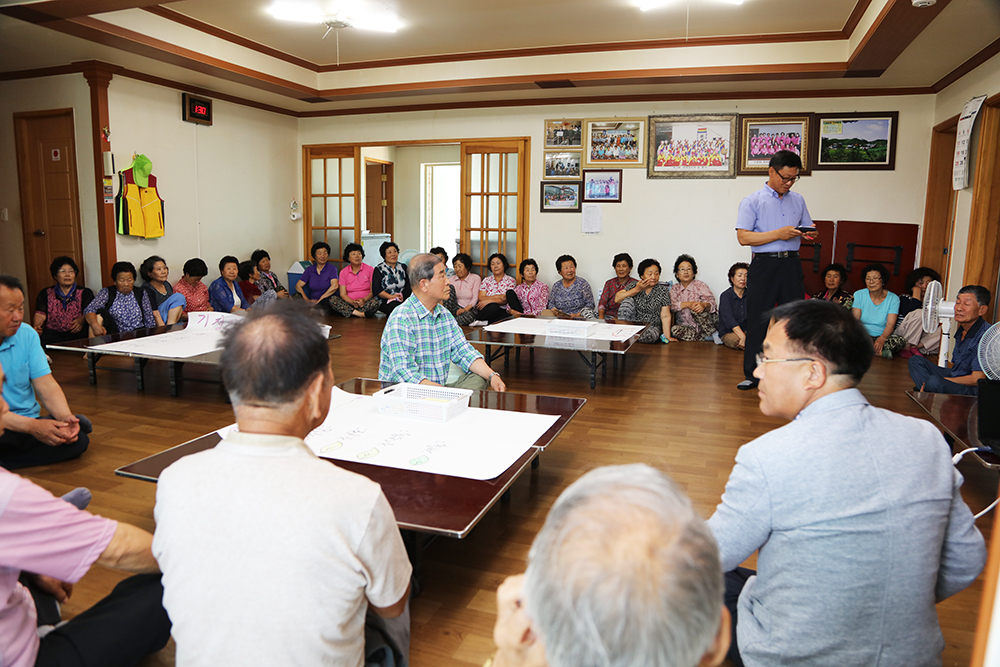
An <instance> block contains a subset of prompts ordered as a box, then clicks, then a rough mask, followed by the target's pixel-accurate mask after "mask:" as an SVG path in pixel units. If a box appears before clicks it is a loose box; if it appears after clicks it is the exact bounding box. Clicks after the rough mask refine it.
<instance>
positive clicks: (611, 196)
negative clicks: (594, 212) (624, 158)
mask: <svg viewBox="0 0 1000 667" xmlns="http://www.w3.org/2000/svg"><path fill="white" fill-rule="evenodd" d="M583 201H584V203H592V202H604V203H615V204H620V203H621V201H622V170H621V169H584V170H583Z"/></svg>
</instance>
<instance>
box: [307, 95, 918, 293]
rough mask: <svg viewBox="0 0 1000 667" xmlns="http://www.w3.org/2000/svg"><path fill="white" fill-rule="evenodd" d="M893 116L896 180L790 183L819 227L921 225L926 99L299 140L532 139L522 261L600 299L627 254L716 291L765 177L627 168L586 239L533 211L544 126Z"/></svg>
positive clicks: (521, 115)
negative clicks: (694, 264) (699, 117)
mask: <svg viewBox="0 0 1000 667" xmlns="http://www.w3.org/2000/svg"><path fill="white" fill-rule="evenodd" d="M891 110H898V111H899V112H900V119H899V137H898V152H897V155H896V169H895V170H894V171H886V172H850V171H844V172H814V175H813V176H811V177H809V178H805V179H803V180H802V181H800V182H799V183H798V184H796V186H795V189H796V190H797V191H799V192H801V193H802V194H803V195H804V196H805V198H806V201H807V203H808V205H809V210H810V213H811V214H812V216H813V217H814V218H815V219H827V220H870V221H876V222H910V223H920V222H922V220H923V207H924V193H925V189H926V183H927V164H928V159H929V141H928V137H929V136H930V131H931V127H932V125H933V121H934V112H935V105H934V98H933V96H930V95H924V96H899V97H884V98H830V99H821V100H777V101H775V100H752V101H740V102H733V101H729V102H727V101H717V102H673V103H644V104H629V105H617V104H615V105H579V106H553V107H532V108H514V109H497V110H492V109H486V110H455V111H438V112H413V113H401V114H392V115H386V114H373V115H366V116H351V117H346V118H307V119H301V120H300V121H299V143H300V145H301V144H322V143H343V142H365V141H373V142H374V141H379V142H382V141H405V140H417V139H419V140H437V139H440V140H447V139H457V138H474V137H512V136H528V137H530V138H531V163H530V175H531V182H530V184H529V188H528V195H529V197H530V204H529V229H530V232H529V234H530V235H529V252H530V254H531V255H532V256H533V257H534V258H535V259H536V260H537V261H538V263H539V266H540V268H541V279H542V280H544V281H546V282H549V283H551V282H552V281H554V280H555V279H556V277H557V275H556V270H555V266H554V264H553V262H554V260H555V258H556V257H557V256H558V255H559V254H561V253H563V252H568V253H570V254H573V255H574V256H575V257H576V259H577V261H578V263H579V266H580V274H581V275H582V276H583V277H584V278H586V279H587V280H588V281H589V282H590V283H591V285H592V286H593V287H594V288H595V290H596V289H599V287H600V285H601V284H603V282H604V281H605V280H606V279H607V278H609V277H610V276H611V275H612V270H611V258H612V256H613V255H614V254H615V253H616V252H622V251H625V252H629V253H631V254H632V256H633V258H634V259H635V261H636V263H638V262H639V261H640V260H642V259H643V258H645V257H649V256H653V257H655V258H657V259H659V260H660V262H661V263H662V264H664V265H670V267H672V266H673V260H674V259H675V258H676V257H677V255H678V254H680V253H682V252H687V253H690V254H692V255H694V256H695V258H696V259H697V261H698V264H699V276H698V277H699V278H700V279H702V280H704V281H705V282H707V283H708V284H709V286H710V287H711V288H712V289H713V291H715V292H716V294H719V293H721V291H722V290H724V289H725V288H726V287H728V282H727V280H726V272H727V270H728V268H729V266H730V265H731V264H732V263H733V262H736V261H747V260H749V257H750V252H749V250H747V249H744V248H741V247H740V246H739V245H738V244H737V243H736V234H735V232H734V221H735V217H736V209H737V207H738V205H739V202H740V200H741V199H742V198H743V197H744V196H746V195H747V194H749V193H751V192H753V191H754V190H756V189H758V188H760V187H761V186H762V185H763V182H764V179H763V178H762V177H740V178H737V179H732V180H688V179H676V180H660V179H657V180H649V179H647V178H646V172H645V170H640V169H626V170H625V173H624V179H623V187H622V195H623V197H622V199H623V201H622V203H621V204H605V205H603V207H604V233H603V234H602V235H601V236H583V235H582V234H581V233H580V223H581V214H578V213H539V212H538V208H539V202H538V196H539V193H538V185H537V184H538V182H539V181H540V180H541V178H542V146H543V136H542V133H543V121H544V120H545V119H546V118H587V117H591V118H595V117H604V116H616V115H617V116H646V115H650V114H668V113H682V114H694V113H721V112H736V113H768V112H789V113H794V112H806V111H832V112H850V111H891ZM403 150H404V149H403V148H398V149H397V164H398V163H399V162H401V161H402V160H403V157H402V153H403ZM405 150H410V149H405ZM425 161H426V160H425ZM397 168H398V167H397ZM397 173H398V172H397ZM397 179H398V177H397ZM397 182H398V180H397ZM407 205H408V204H406V203H405V202H404V201H403V200H402V199H401V198H399V188H398V187H397V212H398V211H399V209H400V207H401V206H407ZM401 219H403V216H401V215H397V225H398V224H399V221H400V220H401ZM400 245H401V246H402V245H403V243H402V242H400ZM665 268H666V267H665Z"/></svg>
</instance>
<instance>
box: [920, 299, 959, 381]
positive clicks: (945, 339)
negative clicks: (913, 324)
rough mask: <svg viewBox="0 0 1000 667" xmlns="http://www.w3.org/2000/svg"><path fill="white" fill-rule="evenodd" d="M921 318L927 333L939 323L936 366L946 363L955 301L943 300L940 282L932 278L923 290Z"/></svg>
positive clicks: (945, 364) (943, 365) (942, 365)
mask: <svg viewBox="0 0 1000 667" xmlns="http://www.w3.org/2000/svg"><path fill="white" fill-rule="evenodd" d="M922 317H923V319H922V321H921V324H922V325H923V327H924V331H926V332H927V333H931V332H933V331H934V330H935V329H937V328H938V324H939V323H940V324H941V352H940V353H939V354H938V366H941V367H942V368H944V367H945V366H947V365H948V346H949V342H950V340H951V319H952V318H953V317H955V302H954V301H945V300H944V290H943V288H942V287H941V283H939V282H938V281H936V280H932V281H930V282H929V283H928V284H927V289H926V291H925V292H924V304H923V316H922Z"/></svg>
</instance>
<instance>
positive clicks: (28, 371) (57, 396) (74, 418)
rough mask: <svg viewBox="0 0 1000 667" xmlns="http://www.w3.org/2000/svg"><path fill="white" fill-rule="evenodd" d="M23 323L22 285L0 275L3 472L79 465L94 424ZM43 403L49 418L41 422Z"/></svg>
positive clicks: (0, 456)
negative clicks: (75, 407)
mask: <svg viewBox="0 0 1000 667" xmlns="http://www.w3.org/2000/svg"><path fill="white" fill-rule="evenodd" d="M23 320H24V288H23V287H22V286H21V282H20V281H19V280H18V279H17V278H13V277H11V276H4V275H0V364H3V368H4V371H5V374H6V376H7V377H6V381H5V382H4V385H3V399H4V400H5V401H6V402H7V404H8V405H9V406H10V412H7V413H6V414H5V415H4V416H3V420H2V422H0V423H2V426H3V433H2V434H0V467H3V468H6V469H7V470H14V469H17V468H28V467H30V466H37V465H44V464H46V463H57V462H59V461H66V460H69V459H75V458H76V457H78V456H80V455H81V454H83V453H84V452H85V451H86V450H87V445H88V444H89V443H90V440H89V438H88V437H87V434H88V433H90V430H91V426H90V421H89V420H88V419H87V418H86V417H83V416H82V415H74V414H73V413H72V412H71V411H70V409H69V405H68V404H67V403H66V395H65V394H63V390H62V388H61V387H60V386H59V383H57V382H56V380H55V378H54V377H52V371H51V370H49V363H48V361H47V360H46V358H45V353H44V352H43V351H42V345H41V342H40V341H39V339H38V334H37V333H36V332H35V330H34V329H32V328H31V326H30V325H29V324H26V323H25V322H24V321H23ZM36 396H37V399H36ZM39 400H40V401H41V402H42V405H44V406H45V409H46V410H48V411H49V415H48V416H47V417H39V415H40V414H41V410H40V409H39V405H38V401H39Z"/></svg>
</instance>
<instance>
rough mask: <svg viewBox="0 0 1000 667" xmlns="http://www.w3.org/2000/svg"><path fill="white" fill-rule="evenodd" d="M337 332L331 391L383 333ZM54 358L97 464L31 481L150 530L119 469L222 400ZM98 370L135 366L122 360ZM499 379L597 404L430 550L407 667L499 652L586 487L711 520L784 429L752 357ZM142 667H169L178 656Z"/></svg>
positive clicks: (651, 359)
mask: <svg viewBox="0 0 1000 667" xmlns="http://www.w3.org/2000/svg"><path fill="white" fill-rule="evenodd" d="M330 323H331V324H332V325H333V328H334V332H336V333H340V334H342V338H339V339H335V340H333V341H331V342H330V349H331V351H332V353H333V354H332V356H333V366H334V372H335V373H336V376H337V378H338V379H340V380H346V379H349V378H351V377H355V376H364V377H376V376H377V373H378V357H379V354H378V342H379V336H380V334H381V330H382V325H383V323H384V320H383V319H377V320H359V319H353V318H352V319H350V320H342V319H339V318H338V319H337V320H336V321H333V320H331V321H330ZM53 360H54V363H53V373H54V375H55V377H56V379H57V380H58V381H59V382H60V384H61V385H62V386H63V388H64V389H65V391H66V394H67V397H68V398H69V402H70V406H71V407H72V409H73V410H74V411H75V412H80V413H84V414H87V415H88V416H90V418H91V419H92V421H93V423H94V433H93V435H92V436H91V445H90V451H88V452H87V453H86V454H85V455H84V456H83V457H82V458H81V459H80V460H78V461H72V462H68V463H64V464H60V465H57V466H48V467H40V468H34V469H30V470H28V471H27V473H28V474H27V475H26V476H27V477H29V478H31V479H32V480H34V481H36V482H38V483H39V484H41V485H42V486H44V487H46V488H48V489H50V490H51V491H53V492H54V493H56V494H61V493H65V492H66V491H68V490H70V489H72V488H74V487H76V486H86V487H88V488H90V489H91V491H93V494H94V500H93V503H92V504H91V506H90V509H91V510H92V511H94V512H96V513H99V514H102V515H104V516H107V517H110V518H113V519H118V520H122V521H127V522H130V523H134V524H136V525H138V526H141V527H143V528H145V529H147V530H153V528H154V525H153V502H154V498H155V485H153V484H150V483H146V482H140V481H136V480H130V479H124V478H121V477H116V476H115V475H114V469H115V468H117V467H119V466H121V465H124V464H126V463H130V462H132V461H135V460H137V459H139V458H142V457H144V456H148V455H150V454H154V453H156V452H158V451H161V450H163V449H166V448H168V447H172V446H174V445H177V444H180V443H182V442H185V441H187V440H190V439H192V438H195V437H197V436H200V435H202V434H204V433H206V432H208V431H211V430H214V429H217V428H220V427H222V426H225V425H226V424H229V423H232V422H233V416H232V412H231V409H230V407H229V406H228V405H227V404H226V402H225V400H224V396H223V392H222V390H221V388H220V387H219V386H217V385H214V384H204V383H198V382H188V383H186V384H185V385H184V387H183V389H182V392H181V396H180V397H179V398H172V397H171V396H170V395H169V390H168V378H167V373H166V364H165V363H157V362H150V363H149V365H148V366H147V368H146V376H147V381H146V390H145V391H144V392H137V391H136V389H135V382H134V377H133V375H132V374H131V373H113V372H108V371H101V372H99V376H98V384H97V385H96V386H91V385H89V384H88V383H87V372H86V362H85V361H84V360H83V359H82V358H81V355H79V354H70V353H59V352H57V353H54V354H53ZM102 363H107V364H108V365H118V366H120V367H122V368H123V369H129V368H130V367H131V366H130V363H129V362H128V360H127V359H124V358H118V359H110V360H102ZM494 367H495V368H497V370H501V371H502V372H503V375H504V379H505V381H506V382H507V387H508V389H510V390H512V391H522V392H529V393H536V394H553V395H560V396H581V397H584V398H586V399H588V402H587V404H586V406H584V408H583V410H582V411H581V412H580V413H579V415H577V417H576V418H575V419H574V420H573V422H572V423H570V425H569V426H568V427H567V428H566V430H565V431H564V432H563V433H562V434H561V435H560V436H559V437H558V438H557V439H556V440H555V442H554V443H553V444H552V446H551V447H549V449H548V450H547V451H546V452H545V454H544V455H542V457H541V466H540V468H539V469H538V470H534V471H532V472H531V473H530V474H528V473H526V474H525V475H524V476H523V477H522V478H521V479H520V480H518V482H517V483H516V484H515V485H514V486H513V488H512V498H511V502H510V503H509V504H506V505H498V506H497V507H495V508H493V509H492V510H491V511H490V512H489V513H488V514H487V515H486V516H485V517H484V518H483V520H482V522H481V523H480V524H479V525H478V526H477V527H476V528H475V529H474V530H473V532H472V534H471V535H470V536H469V537H468V538H466V539H464V540H451V539H445V538H440V539H438V540H436V541H434V542H433V543H432V544H431V545H430V546H429V547H428V549H427V553H426V562H425V572H424V574H425V587H424V591H423V592H422V594H421V595H420V596H419V597H417V598H415V599H414V600H413V602H412V627H413V641H412V646H411V650H410V656H411V660H412V664H413V665H414V666H415V667H449V666H459V665H482V663H483V662H484V661H485V659H486V658H487V657H488V656H489V655H490V653H491V652H492V650H493V640H492V630H493V622H494V609H495V590H496V587H497V585H498V584H500V582H501V581H503V579H504V578H505V577H506V576H508V575H510V574H515V573H520V572H522V571H523V570H524V567H525V559H526V556H527V552H528V548H529V546H530V544H531V540H532V539H533V537H534V535H535V533H536V532H537V531H538V529H539V528H540V527H541V524H542V522H543V521H544V518H545V515H546V513H547V512H548V509H549V508H550V507H551V505H552V503H553V501H554V500H555V498H556V497H557V496H558V495H559V493H560V492H561V491H562V490H563V489H564V488H566V486H567V485H568V484H569V483H570V482H572V481H573V480H575V479H576V478H577V477H579V476H580V475H581V474H582V473H584V472H586V471H587V470H589V469H591V468H594V467H597V466H601V465H609V464H622V463H632V462H637V461H638V462H645V463H649V464H651V465H653V466H656V467H658V468H660V469H663V470H665V471H667V472H668V473H669V474H670V475H671V476H673V478H674V479H675V480H676V481H677V482H678V483H679V484H680V485H681V486H682V487H683V488H684V489H685V490H686V491H687V493H688V494H689V495H690V496H691V498H692V500H693V501H694V504H695V506H696V507H697V509H698V510H699V511H700V512H701V513H702V515H703V516H705V517H708V516H710V515H711V513H712V511H713V509H714V508H715V506H716V504H717V503H718V501H719V498H720V496H721V495H722V492H723V489H724V487H725V483H726V479H727V478H728V476H729V472H730V470H731V469H732V466H733V461H734V457H735V455H736V451H737V449H738V448H739V447H740V445H742V444H743V443H745V442H747V441H749V440H751V439H753V438H755V437H757V436H759V435H761V434H762V433H764V432H766V431H768V430H771V429H773V428H775V427H777V426H779V425H780V423H781V422H779V421H777V420H774V419H769V418H767V417H764V416H762V415H761V414H760V412H759V411H758V409H757V399H756V392H755V391H754V392H740V391H738V390H737V389H736V383H737V382H738V381H739V380H741V379H742V370H741V368H742V355H740V354H738V353H736V352H733V351H731V350H728V349H726V348H724V347H721V346H719V347H717V346H715V345H713V344H711V343H674V344H671V345H669V346H664V345H639V346H636V347H635V348H633V351H632V352H630V353H629V354H628V362H627V367H626V368H625V370H622V368H621V366H619V369H618V370H617V371H615V370H613V369H609V371H608V376H607V378H606V379H605V380H603V381H602V380H600V378H599V380H598V384H597V388H596V389H593V390H592V389H590V388H589V382H588V379H589V371H588V369H587V367H586V366H585V365H584V364H583V362H582V361H581V360H580V359H579V357H578V356H577V355H576V353H574V352H570V351H551V350H540V351H538V352H536V353H535V355H534V358H533V359H530V358H529V357H528V355H526V354H525V355H522V357H521V361H520V364H514V362H513V356H512V357H511V368H510V369H509V370H508V371H503V369H502V362H501V361H499V360H498V361H496V362H494ZM185 373H186V374H188V375H191V376H192V377H200V378H206V379H212V378H214V379H217V378H218V371H217V370H215V369H211V368H199V367H191V368H186V369H185ZM909 387H910V381H909V377H908V375H907V373H906V363H905V361H903V360H898V359H897V360H892V361H886V360H883V359H876V360H875V362H874V365H873V368H872V370H871V371H870V372H869V374H868V376H867V377H866V378H865V380H864V382H863V383H862V385H861V389H862V391H864V393H865V395H866V396H867V397H868V399H869V400H870V401H871V402H872V403H873V404H875V405H877V406H879V407H884V408H888V409H891V410H895V411H897V412H900V413H903V414H908V415H913V416H920V415H919V414H918V412H917V408H916V406H915V405H914V404H912V403H911V401H910V400H909V399H908V398H907V397H906V396H905V395H904V393H903V392H904V391H905V390H906V389H908V388H909ZM900 465H906V462H905V461H900ZM960 469H961V471H962V473H963V474H964V475H965V477H966V484H965V487H964V495H965V498H966V500H967V502H969V504H970V505H971V506H972V508H973V509H974V511H975V510H977V509H979V508H982V507H985V506H986V505H987V504H989V502H991V500H992V499H993V498H994V497H996V493H997V476H996V474H995V473H992V472H989V471H986V470H985V469H983V468H981V467H979V466H978V465H977V464H975V463H972V462H971V460H967V461H964V462H963V463H962V464H961V467H960ZM992 524H993V516H992V514H991V515H989V516H987V517H984V518H983V519H980V521H979V528H980V530H981V531H983V533H984V535H985V536H986V538H987V540H988V539H989V531H990V529H991V527H992ZM251 555H252V554H251ZM752 564H753V561H752V560H751V561H750V566H752ZM120 578H122V575H120V574H119V573H117V572H112V571H110V570H105V569H103V568H100V567H95V568H94V570H93V571H91V573H89V574H88V575H87V576H86V577H85V578H84V579H83V580H82V581H81V582H80V583H79V584H78V585H77V587H76V591H75V594H74V595H73V598H72V600H71V601H70V603H69V604H68V605H67V606H66V608H65V611H66V613H67V614H68V615H72V614H75V613H79V612H80V611H81V610H83V609H86V608H87V607H89V606H90V605H92V604H93V603H94V602H96V601H97V600H98V599H100V597H101V596H103V595H104V594H106V593H107V592H108V591H109V590H110V588H111V587H112V586H113V585H114V583H115V582H117V581H118V580H119V579H120ZM981 589H982V578H980V580H978V581H977V582H976V583H975V584H973V585H972V586H971V587H970V588H969V589H967V590H965V591H963V592H962V593H960V594H959V595H956V596H955V597H953V598H951V599H949V600H947V601H945V602H944V603H942V604H941V605H939V606H938V614H939V617H940V619H941V625H942V627H943V629H944V636H945V640H946V643H947V647H946V649H945V653H944V664H945V665H968V664H969V659H970V656H971V650H972V643H973V639H974V629H975V621H976V617H977V612H978V606H979V598H980V592H981ZM804 602H805V601H804ZM222 613H224V611H223V612H222ZM147 664H148V665H172V664H173V646H172V644H171V646H169V647H168V648H167V649H165V650H164V651H162V652H161V653H160V654H159V655H157V656H154V657H153V658H151V659H150V660H148V661H147Z"/></svg>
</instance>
